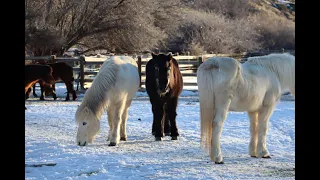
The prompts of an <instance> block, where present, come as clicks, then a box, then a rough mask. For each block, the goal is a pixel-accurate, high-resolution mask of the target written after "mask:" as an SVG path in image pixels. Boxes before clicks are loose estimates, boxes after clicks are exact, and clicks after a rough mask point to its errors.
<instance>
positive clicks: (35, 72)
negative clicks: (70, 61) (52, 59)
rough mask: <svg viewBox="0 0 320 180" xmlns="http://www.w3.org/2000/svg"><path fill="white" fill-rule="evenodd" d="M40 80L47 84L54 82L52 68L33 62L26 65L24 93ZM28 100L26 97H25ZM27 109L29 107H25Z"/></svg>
mask: <svg viewBox="0 0 320 180" xmlns="http://www.w3.org/2000/svg"><path fill="white" fill-rule="evenodd" d="M39 80H41V81H43V82H46V83H47V84H50V85H52V84H54V81H55V80H54V77H53V75H52V68H51V67H50V66H48V65H40V64H31V65H25V70H24V93H25V94H26V93H27V91H28V89H29V88H31V87H32V86H33V85H34V84H35V83H36V82H38V81H39ZM25 100H26V99H25ZM25 109H27V108H26V107H25Z"/></svg>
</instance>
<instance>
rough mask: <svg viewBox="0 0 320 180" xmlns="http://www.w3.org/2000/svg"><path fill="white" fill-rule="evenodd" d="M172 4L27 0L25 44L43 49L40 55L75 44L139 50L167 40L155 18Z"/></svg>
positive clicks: (133, 0)
mask: <svg viewBox="0 0 320 180" xmlns="http://www.w3.org/2000/svg"><path fill="white" fill-rule="evenodd" d="M175 1H176V2H178V1H177V0H171V1H167V2H166V3H160V1H159V0H26V1H25V5H26V39H25V41H26V43H27V44H32V46H33V47H42V52H44V51H45V50H44V49H45V48H47V46H50V48H49V49H52V48H55V49H57V51H58V52H59V54H61V52H62V51H63V50H64V49H68V48H70V47H71V46H73V45H75V44H82V45H84V46H86V47H88V48H90V49H95V48H101V47H107V48H111V49H117V50H119V51H138V50H141V49H145V48H147V47H150V46H154V45H155V44H157V43H158V42H159V41H161V40H162V39H164V38H166V33H165V32H163V30H162V29H161V27H160V26H157V25H156V22H157V19H155V15H159V13H158V12H162V11H161V9H163V8H166V7H167V8H168V7H169V8H168V9H172V8H173V7H174V6H170V4H172V3H173V2H175ZM168 9H165V10H167V11H166V12H170V11H168ZM173 12H174V11H173ZM39 34H40V35H39ZM43 41H44V42H47V44H48V45H47V46H44V44H43V43H42V42H43Z"/></svg>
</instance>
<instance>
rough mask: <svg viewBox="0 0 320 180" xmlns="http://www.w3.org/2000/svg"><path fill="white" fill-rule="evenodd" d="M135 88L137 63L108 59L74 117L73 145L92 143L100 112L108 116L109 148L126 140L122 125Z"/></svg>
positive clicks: (118, 57) (129, 60)
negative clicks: (74, 134) (74, 138)
mask: <svg viewBox="0 0 320 180" xmlns="http://www.w3.org/2000/svg"><path fill="white" fill-rule="evenodd" d="M138 88H139V73H138V67H137V63H136V61H135V60H134V59H132V58H131V57H129V56H112V57H110V58H109V59H107V60H106V61H105V62H104V63H103V64H102V66H101V68H100V70H99V72H98V74H97V76H96V77H95V79H94V80H93V82H92V85H91V87H90V88H89V89H88V90H87V91H86V93H85V95H84V97H83V100H82V102H81V105H80V106H79V107H78V109H77V111H76V114H75V118H76V122H77V124H78V133H77V138H76V141H77V144H78V145H80V146H85V145H87V144H88V143H92V142H93V140H94V139H95V136H96V134H97V133H98V131H99V129H100V119H101V116H102V114H103V113H104V111H105V110H106V111H107V113H108V122H109V127H110V130H109V136H108V140H110V144H109V146H115V145H117V144H118V143H119V141H120V140H123V141H126V140H127V134H126V122H127V119H128V110H129V107H130V105H131V102H132V99H133V98H134V97H135V95H136V92H137V91H138Z"/></svg>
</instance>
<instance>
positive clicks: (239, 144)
mask: <svg viewBox="0 0 320 180" xmlns="http://www.w3.org/2000/svg"><path fill="white" fill-rule="evenodd" d="M65 92H66V90H65V86H64V85H63V84H58V85H57V93H58V99H57V100H56V101H53V100H52V98H51V97H46V99H47V100H46V101H39V99H38V98H34V97H32V96H31V98H30V99H28V100H27V101H26V107H27V108H28V109H27V110H26V111H25V164H26V168H25V177H26V179H30V180H31V179H112V180H122V179H133V180H138V179H214V180H219V179H258V180H261V179H295V171H294V167H295V101H294V99H292V97H291V96H290V95H287V96H283V98H282V101H281V102H280V103H279V104H278V105H277V107H276V109H275V111H274V113H273V115H272V116H271V119H270V122H269V131H268V134H267V147H268V149H269V152H270V154H271V159H258V158H251V157H250V156H249V155H248V143H249V120H248V118H247V114H246V113H245V112H229V113H228V117H227V120H226V121H225V124H224V128H223V132H222V136H221V148H222V153H223V156H224V162H225V164H222V165H220V164H219V165H218V164H214V163H213V162H211V161H210V158H209V155H208V154H207V153H206V152H205V151H204V150H202V149H201V148H200V119H199V117H200V116H199V100H198V93H197V92H194V91H186V90H185V91H183V93H182V95H181V98H180V101H179V105H178V108H177V113H178V115H177V124H178V129H179V133H180V136H179V139H178V141H171V140H170V138H169V137H165V140H164V141H161V142H155V141H154V137H153V136H152V135H151V125H152V112H151V105H150V103H149V100H148V97H147V95H146V93H145V92H138V93H137V97H136V99H135V100H134V101H133V102H132V105H131V107H130V109H129V119H128V124H127V134H128V141H126V142H123V141H121V142H120V144H119V145H118V146H115V147H109V146H108V142H107V141H106V139H107V132H108V130H109V126H108V123H107V114H106V113H105V114H104V115H103V116H102V122H101V130H100V133H99V134H98V135H97V138H96V140H95V142H94V143H93V144H89V145H88V146H85V147H80V146H77V145H76V144H75V138H76V131H77V126H76V124H75V120H74V114H75V111H76V109H77V106H78V105H79V104H80V103H81V100H82V97H83V95H80V96H79V100H77V101H69V102H65V101H64V97H65V95H66V94H65ZM37 93H38V95H39V94H40V93H39V92H37ZM41 164H46V165H42V166H41Z"/></svg>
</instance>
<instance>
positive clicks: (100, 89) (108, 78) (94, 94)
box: [77, 56, 119, 119]
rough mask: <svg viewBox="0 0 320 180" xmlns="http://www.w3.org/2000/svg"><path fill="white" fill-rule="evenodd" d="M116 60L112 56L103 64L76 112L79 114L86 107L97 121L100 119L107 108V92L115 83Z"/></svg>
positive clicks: (117, 68) (117, 69)
mask: <svg viewBox="0 0 320 180" xmlns="http://www.w3.org/2000/svg"><path fill="white" fill-rule="evenodd" d="M117 59H118V57H116V56H112V57H110V59H109V60H106V61H105V62H104V63H103V65H102V66H101V68H100V71H99V72H98V74H97V75H96V77H95V79H94V80H93V82H92V85H91V87H90V88H89V89H88V90H87V91H86V93H85V96H84V97H83V100H82V103H81V105H80V106H79V108H78V110H77V112H81V111H82V110H83V109H85V108H86V107H87V108H88V109H89V110H91V111H92V112H93V114H95V115H96V118H97V119H100V117H101V116H102V114H103V112H104V109H105V108H107V106H108V102H107V92H109V91H110V89H111V88H112V87H114V86H115V83H116V78H117V77H116V76H117V73H118V71H119V66H118V65H117V64H116V63H115V60H117ZM101 82H104V83H101Z"/></svg>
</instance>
